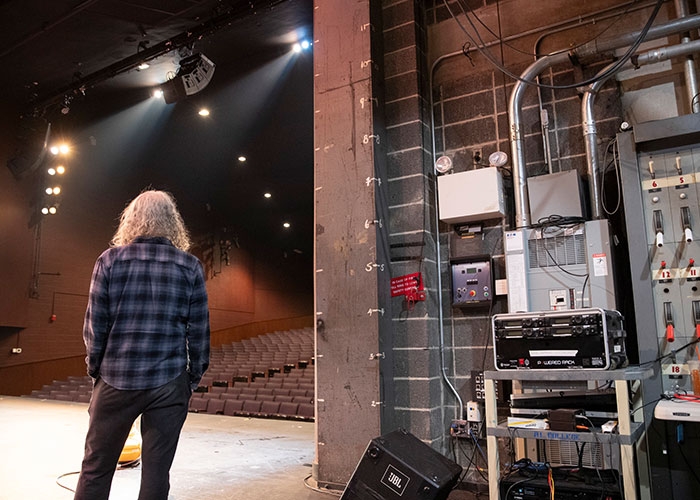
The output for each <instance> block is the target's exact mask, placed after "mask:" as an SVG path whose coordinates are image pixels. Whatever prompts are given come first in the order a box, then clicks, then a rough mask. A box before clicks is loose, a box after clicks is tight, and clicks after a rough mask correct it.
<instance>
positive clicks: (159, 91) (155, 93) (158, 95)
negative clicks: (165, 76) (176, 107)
mask: <svg viewBox="0 0 700 500" xmlns="http://www.w3.org/2000/svg"><path fill="white" fill-rule="evenodd" d="M153 97H155V98H156V99H160V98H161V97H163V90H162V89H155V90H154V91H153Z"/></svg>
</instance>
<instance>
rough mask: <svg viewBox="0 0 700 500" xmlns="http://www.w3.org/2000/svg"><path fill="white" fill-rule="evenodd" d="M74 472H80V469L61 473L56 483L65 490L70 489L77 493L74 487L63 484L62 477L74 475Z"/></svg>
mask: <svg viewBox="0 0 700 500" xmlns="http://www.w3.org/2000/svg"><path fill="white" fill-rule="evenodd" d="M74 474H80V471H79V470H78V471H74V472H66V473H65V474H61V475H60V476H58V477H57V478H56V484H57V485H59V486H60V487H61V488H63V489H64V490H68V491H71V492H73V493H75V490H74V489H73V488H71V487H69V486H66V485H65V484H61V479H63V478H64V477H68V476H72V475H74Z"/></svg>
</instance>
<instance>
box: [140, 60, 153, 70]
mask: <svg viewBox="0 0 700 500" xmlns="http://www.w3.org/2000/svg"><path fill="white" fill-rule="evenodd" d="M150 67H151V66H150V65H149V64H148V63H145V62H143V63H141V64H139V65H138V66H137V69H140V70H141V69H148V68H150Z"/></svg>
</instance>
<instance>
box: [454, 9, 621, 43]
mask: <svg viewBox="0 0 700 500" xmlns="http://www.w3.org/2000/svg"><path fill="white" fill-rule="evenodd" d="M461 3H462V2H461V1H458V2H457V4H458V5H459V6H460V8H461V9H462V12H464V15H467V13H466V11H465V10H464V9H465V8H464V7H463V6H462V5H461ZM632 6H633V4H630V5H629V6H628V7H627V8H626V9H625V10H624V12H621V13H620V14H616V15H615V16H614V17H613V20H612V21H611V22H610V23H609V24H608V25H607V26H606V27H605V28H603V29H602V30H600V31H599V32H598V33H597V34H596V35H595V36H593V37H592V38H590V39H589V40H587V41H585V42H581V43H578V44H576V45H574V46H572V47H568V48H566V49H562V50H560V51H555V52H553V54H558V53H559V52H564V51H571V50H575V49H578V48H579V47H583V46H584V45H586V44H589V43H591V42H593V41H595V40H597V39H598V38H600V37H601V36H602V35H603V34H604V33H605V32H606V31H608V30H610V28H612V27H613V26H614V25H615V24H617V23H618V22H620V21H621V20H622V19H624V16H625V15H626V14H627V13H628V12H629V11H630V10H631V9H632ZM466 8H467V10H468V11H469V13H470V14H471V15H472V16H474V19H476V21H477V22H478V23H479V24H480V25H482V26H483V27H484V28H485V29H486V31H488V32H489V33H490V34H491V35H493V36H494V37H495V38H496V39H497V40H498V41H499V43H500V44H502V45H505V46H506V47H508V48H509V49H511V50H512V51H514V52H519V53H520V54H525V55H526V56H531V55H534V56H535V57H538V56H539V54H533V53H532V52H528V51H525V50H522V49H519V48H518V47H516V46H515V45H511V44H509V43H508V42H506V41H504V40H503V39H502V37H501V35H500V29H499V34H496V33H494V32H493V30H492V29H491V28H489V27H488V25H487V24H486V23H484V22H483V21H482V20H481V19H480V18H479V16H478V15H477V14H476V12H474V9H472V8H471V7H470V6H469V3H468V2H467V3H466ZM496 8H498V0H497V1H496Z"/></svg>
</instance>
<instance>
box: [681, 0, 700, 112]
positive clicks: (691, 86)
mask: <svg viewBox="0 0 700 500" xmlns="http://www.w3.org/2000/svg"><path fill="white" fill-rule="evenodd" d="M675 4H676V15H677V16H678V17H679V18H684V17H687V16H688V2H687V0H676V2H675ZM690 41H691V38H690V33H687V32H686V33H683V35H682V36H681V43H690ZM683 74H684V75H685V86H686V92H687V93H688V103H689V105H690V112H691V113H698V112H700V100H698V74H697V71H696V69H695V60H694V59H693V56H692V55H688V56H686V57H685V61H683Z"/></svg>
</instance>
